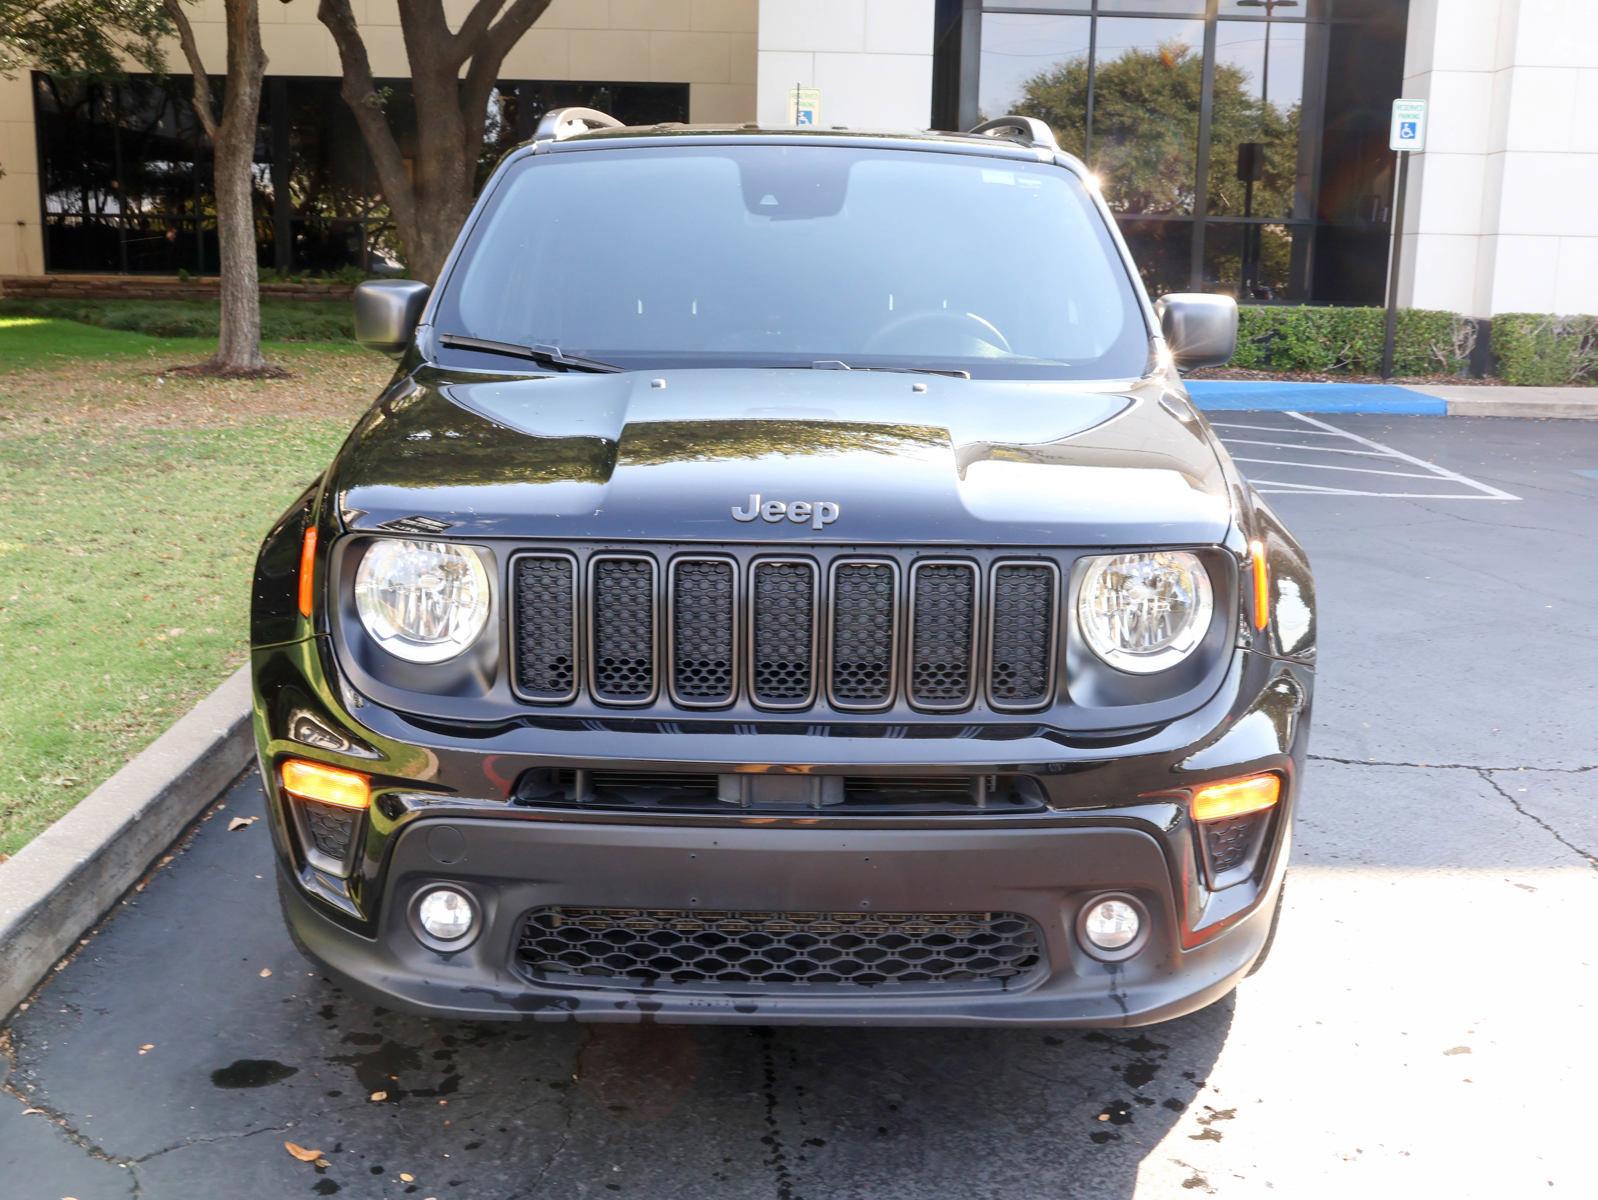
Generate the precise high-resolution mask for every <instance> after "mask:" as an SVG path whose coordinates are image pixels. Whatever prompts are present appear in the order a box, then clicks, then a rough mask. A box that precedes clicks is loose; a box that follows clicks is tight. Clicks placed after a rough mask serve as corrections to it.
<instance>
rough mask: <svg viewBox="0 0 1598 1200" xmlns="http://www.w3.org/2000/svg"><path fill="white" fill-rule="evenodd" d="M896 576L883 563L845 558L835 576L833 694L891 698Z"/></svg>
mask: <svg viewBox="0 0 1598 1200" xmlns="http://www.w3.org/2000/svg"><path fill="white" fill-rule="evenodd" d="M894 584H895V575H894V570H893V568H892V567H890V566H888V565H887V564H885V563H842V564H840V565H839V567H838V569H837V570H836V571H835V572H833V576H832V666H831V671H832V697H833V699H834V700H836V701H838V702H839V703H841V704H847V705H852V706H853V705H858V706H870V705H881V704H887V703H888V702H889V701H890V700H892V699H893V650H894V648H893V633H894V628H893V625H894V622H893V610H894V603H895V600H896V597H895V596H894V591H895V586H894Z"/></svg>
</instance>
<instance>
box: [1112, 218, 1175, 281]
mask: <svg viewBox="0 0 1598 1200" xmlns="http://www.w3.org/2000/svg"><path fill="white" fill-rule="evenodd" d="M1120 224H1121V236H1122V237H1124V238H1125V239H1126V245H1127V249H1129V250H1130V251H1131V252H1132V260H1133V261H1134V262H1135V263H1137V269H1138V274H1139V275H1141V276H1142V277H1143V286H1144V287H1145V288H1147V289H1148V293H1149V295H1150V296H1154V297H1156V298H1158V297H1160V296H1163V295H1164V294H1165V293H1166V292H1186V291H1191V290H1192V287H1191V281H1192V278H1193V222H1191V221H1138V220H1123V221H1121V223H1120Z"/></svg>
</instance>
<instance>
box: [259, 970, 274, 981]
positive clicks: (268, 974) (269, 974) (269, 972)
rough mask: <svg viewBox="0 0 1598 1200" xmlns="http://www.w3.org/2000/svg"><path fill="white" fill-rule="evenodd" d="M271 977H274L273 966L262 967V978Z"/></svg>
mask: <svg viewBox="0 0 1598 1200" xmlns="http://www.w3.org/2000/svg"><path fill="white" fill-rule="evenodd" d="M271 977H272V968H271V967H262V968H261V978H262V979H270V978H271Z"/></svg>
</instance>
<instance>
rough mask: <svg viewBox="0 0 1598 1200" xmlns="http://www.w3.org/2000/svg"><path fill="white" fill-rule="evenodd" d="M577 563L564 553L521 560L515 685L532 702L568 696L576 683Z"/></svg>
mask: <svg viewBox="0 0 1598 1200" xmlns="http://www.w3.org/2000/svg"><path fill="white" fill-rule="evenodd" d="M576 569H577V568H576V564H575V563H573V562H572V560H571V559H569V558H566V557H564V556H561V557H540V558H518V559H517V560H516V687H517V690H518V691H520V692H521V694H522V695H524V696H526V697H528V698H529V699H532V700H565V699H568V698H569V697H570V696H571V694H572V692H573V691H574V690H575V689H576V686H577V664H576V662H575V660H574V656H573V653H572V651H573V649H574V648H575V645H576V633H575V630H576V619H577V617H576V613H575V612H574V611H573V608H572V597H573V595H574V593H573V591H572V576H573V574H574V573H575V571H576Z"/></svg>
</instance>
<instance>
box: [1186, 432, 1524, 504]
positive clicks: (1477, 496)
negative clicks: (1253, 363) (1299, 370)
mask: <svg viewBox="0 0 1598 1200" xmlns="http://www.w3.org/2000/svg"><path fill="white" fill-rule="evenodd" d="M1281 415H1282V416H1283V417H1286V418H1289V419H1291V420H1292V421H1294V422H1296V424H1294V425H1292V426H1281V425H1255V424H1250V423H1246V422H1241V421H1214V422H1211V424H1212V425H1214V426H1215V428H1216V429H1218V430H1230V429H1239V430H1246V431H1248V432H1250V433H1272V434H1276V435H1278V436H1285V437H1289V438H1297V437H1314V438H1331V439H1341V440H1343V441H1347V442H1352V443H1354V444H1355V445H1356V446H1360V447H1363V448H1362V449H1357V450H1356V449H1350V448H1348V447H1339V446H1329V445H1324V444H1318V443H1302V442H1296V441H1280V442H1274V441H1265V440H1263V439H1259V438H1248V437H1237V438H1233V437H1227V436H1226V435H1225V434H1222V440H1223V441H1225V442H1226V443H1227V445H1228V446H1229V447H1232V446H1236V447H1244V446H1263V447H1266V448H1268V449H1274V450H1290V451H1293V452H1295V453H1301V454H1341V455H1354V456H1356V457H1360V458H1370V459H1386V460H1387V462H1388V464H1389V465H1390V466H1394V467H1397V466H1409V467H1415V468H1418V470H1415V471H1400V470H1389V469H1385V468H1382V467H1376V466H1354V465H1351V464H1350V465H1344V464H1337V463H1330V462H1325V461H1311V462H1303V461H1297V460H1291V459H1280V458H1255V457H1250V456H1246V455H1240V454H1234V455H1233V461H1234V462H1237V463H1248V464H1252V465H1257V466H1271V467H1291V468H1294V469H1295V470H1299V471H1306V472H1323V471H1336V472H1339V473H1340V474H1349V475H1374V476H1381V477H1382V478H1384V479H1391V480H1394V481H1395V483H1394V484H1388V485H1387V486H1390V487H1391V486H1396V481H1397V480H1400V479H1424V480H1430V481H1432V482H1433V483H1434V484H1455V485H1458V486H1459V487H1461V488H1466V489H1469V490H1468V491H1462V492H1461V491H1450V492H1441V491H1436V492H1434V491H1429V490H1428V491H1424V492H1421V491H1414V492H1399V491H1383V492H1378V491H1366V490H1363V489H1362V488H1358V487H1354V488H1343V487H1331V486H1327V485H1325V484H1319V483H1308V482H1305V481H1304V480H1301V479H1294V478H1287V479H1261V478H1256V477H1252V476H1251V478H1250V482H1251V483H1252V484H1253V485H1254V486H1255V488H1256V489H1257V490H1258V491H1259V492H1260V494H1261V495H1267V496H1271V495H1277V496H1293V495H1310V496H1375V497H1385V498H1390V499H1399V500H1518V499H1520V497H1519V496H1512V495H1510V494H1509V493H1508V492H1506V491H1503V490H1501V489H1500V488H1495V487H1493V486H1492V485H1491V484H1486V483H1480V482H1478V481H1477V480H1474V479H1471V478H1470V477H1468V476H1466V475H1461V474H1460V473H1459V472H1458V471H1451V470H1449V469H1448V468H1447V467H1440V466H1438V465H1437V464H1436V463H1433V462H1427V461H1426V460H1425V459H1423V458H1417V457H1415V456H1414V455H1413V454H1406V453H1404V451H1402V450H1397V449H1394V448H1393V447H1392V446H1388V445H1385V444H1383V443H1382V442H1378V441H1374V440H1373V439H1371V438H1368V437H1362V436H1360V435H1359V434H1357V433H1350V432H1349V431H1348V430H1346V429H1339V428H1338V427H1337V426H1335V425H1329V424H1327V423H1326V422H1325V421H1321V420H1317V419H1316V418H1315V417H1311V416H1306V415H1305V414H1304V413H1301V412H1283V413H1282V414H1281ZM1306 426H1310V427H1311V428H1306ZM1245 473H1246V472H1245ZM1272 473H1273V474H1279V473H1280V472H1272ZM1323 478H1325V476H1323ZM1349 482H1351V483H1352V482H1356V481H1354V480H1350V481H1349ZM1369 482H1370V483H1371V484H1373V485H1374V484H1375V483H1376V481H1375V480H1371V481H1369ZM1378 486H1379V485H1378Z"/></svg>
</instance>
